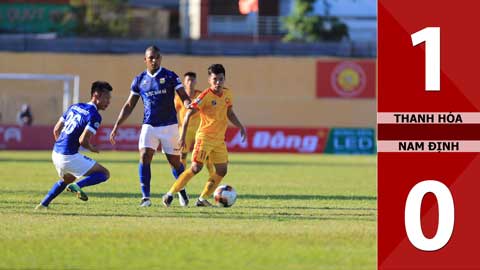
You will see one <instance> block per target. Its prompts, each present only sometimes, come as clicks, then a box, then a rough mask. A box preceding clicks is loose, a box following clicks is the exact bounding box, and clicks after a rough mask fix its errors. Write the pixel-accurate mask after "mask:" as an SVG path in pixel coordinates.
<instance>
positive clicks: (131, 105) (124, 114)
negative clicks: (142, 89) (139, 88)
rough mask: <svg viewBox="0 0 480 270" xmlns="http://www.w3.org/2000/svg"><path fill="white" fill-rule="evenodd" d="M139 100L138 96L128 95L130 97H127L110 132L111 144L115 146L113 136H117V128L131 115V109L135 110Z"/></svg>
mask: <svg viewBox="0 0 480 270" xmlns="http://www.w3.org/2000/svg"><path fill="white" fill-rule="evenodd" d="M139 98H140V96H139V95H134V94H132V93H130V96H129V97H128V99H127V101H126V102H125V104H124V105H123V107H122V110H121V111H120V114H119V115H118V118H117V121H116V122H115V125H114V126H113V129H112V132H110V143H111V144H115V136H117V129H118V126H120V125H121V124H122V123H123V122H125V120H127V118H128V117H129V116H130V114H131V113H132V111H133V109H135V106H136V105H137V102H138V99H139Z"/></svg>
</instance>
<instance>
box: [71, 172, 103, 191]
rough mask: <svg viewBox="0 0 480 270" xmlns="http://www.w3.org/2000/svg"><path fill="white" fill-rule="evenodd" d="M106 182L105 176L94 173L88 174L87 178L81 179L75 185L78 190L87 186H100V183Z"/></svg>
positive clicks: (100, 173)
mask: <svg viewBox="0 0 480 270" xmlns="http://www.w3.org/2000/svg"><path fill="white" fill-rule="evenodd" d="M105 181H107V176H106V175H105V174H104V173H102V172H94V173H92V174H90V175H89V176H87V177H85V178H83V179H82V180H80V181H78V182H77V185H78V186H79V187H80V188H84V187H88V186H93V185H96V184H100V183H102V182H105Z"/></svg>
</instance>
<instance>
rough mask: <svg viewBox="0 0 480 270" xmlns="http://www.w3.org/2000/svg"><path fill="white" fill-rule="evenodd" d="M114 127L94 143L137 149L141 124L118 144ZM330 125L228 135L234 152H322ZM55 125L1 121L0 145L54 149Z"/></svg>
mask: <svg viewBox="0 0 480 270" xmlns="http://www.w3.org/2000/svg"><path fill="white" fill-rule="evenodd" d="M111 130H112V127H110V126H106V127H100V128H99V130H98V131H97V134H96V135H95V137H94V138H93V141H92V143H93V144H96V145H97V146H98V147H99V149H101V150H131V151H136V150H137V149H138V137H139V135H140V127H138V126H136V127H134V126H125V127H120V128H119V129H118V133H117V138H116V141H117V143H116V145H114V146H112V145H111V144H110V140H109V135H110V131H111ZM328 131H329V129H328V128H323V127H322V128H282V127H279V128H273V127H268V128H261V127H248V128H247V133H248V138H247V140H246V141H245V142H242V140H241V135H240V131H239V130H238V129H237V128H232V127H229V128H228V129H227V133H226V136H225V141H226V142H227V147H228V149H229V151H231V152H265V153H323V152H324V149H325V145H326V142H327V139H328ZM53 143H54V140H53V127H49V126H34V127H19V126H13V125H12V126H8V125H7V126H2V125H0V149H8V150H50V149H52V146H53Z"/></svg>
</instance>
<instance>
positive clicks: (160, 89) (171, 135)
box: [110, 46, 190, 207]
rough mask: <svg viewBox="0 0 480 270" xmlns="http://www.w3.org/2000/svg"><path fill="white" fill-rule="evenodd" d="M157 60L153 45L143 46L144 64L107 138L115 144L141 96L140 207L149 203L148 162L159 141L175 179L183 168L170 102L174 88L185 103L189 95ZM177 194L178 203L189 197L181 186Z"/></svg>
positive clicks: (175, 122)
mask: <svg viewBox="0 0 480 270" xmlns="http://www.w3.org/2000/svg"><path fill="white" fill-rule="evenodd" d="M161 61H162V56H161V55H160V50H159V49H158V48H157V47H156V46H150V47H148V48H147V49H146V50H145V58H144V62H145V65H146V67H147V68H146V70H145V71H143V72H142V73H140V74H139V75H138V76H136V77H135V78H134V79H133V82H132V85H131V87H130V95H129V97H128V99H127V101H126V102H125V104H124V105H123V108H122V110H121V111H120V114H119V116H118V119H117V121H116V123H115V125H114V127H113V129H112V132H111V133H110V142H111V143H112V144H115V136H116V135H117V129H118V126H119V125H120V124H122V123H123V122H124V121H125V120H126V119H127V118H128V117H129V116H130V114H131V113H132V111H133V109H134V108H135V106H136V105H137V102H138V100H139V99H140V98H142V101H143V105H144V106H143V107H144V111H143V124H142V130H141V132H140V138H139V142H138V149H139V152H140V162H139V165H138V174H139V177H140V188H141V191H142V200H141V202H140V206H141V207H148V206H151V205H152V203H151V201H150V179H151V171H150V164H151V162H152V158H153V155H154V153H155V151H156V150H157V148H158V146H159V144H161V145H162V151H163V152H164V153H165V156H166V158H167V160H168V162H169V163H170V165H171V167H172V174H173V176H174V177H175V179H176V178H178V176H179V175H180V174H182V172H183V171H184V169H185V168H184V166H183V164H182V162H181V161H180V147H179V145H178V138H179V134H178V122H177V111H176V110H175V103H174V98H175V92H176V93H177V94H178V95H179V97H180V98H181V100H182V101H183V102H184V105H185V106H187V105H188V104H189V103H190V98H189V97H188V95H187V94H186V93H185V89H184V87H183V84H182V81H181V80H180V78H178V76H177V74H175V72H173V71H170V70H168V69H166V68H164V67H162V66H161V65H160V64H161ZM178 197H179V201H180V205H181V206H187V205H188V201H189V198H188V195H187V193H186V191H185V189H182V190H180V191H179V193H178Z"/></svg>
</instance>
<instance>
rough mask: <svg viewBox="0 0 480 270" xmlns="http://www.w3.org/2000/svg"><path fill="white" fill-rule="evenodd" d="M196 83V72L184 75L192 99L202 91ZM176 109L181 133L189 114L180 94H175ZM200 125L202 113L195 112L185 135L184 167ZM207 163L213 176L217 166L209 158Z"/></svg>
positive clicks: (187, 90)
mask: <svg viewBox="0 0 480 270" xmlns="http://www.w3.org/2000/svg"><path fill="white" fill-rule="evenodd" d="M196 84H197V74H196V73H195V72H192V71H189V72H187V73H185V74H184V75H183V85H184V86H185V92H186V93H187V95H188V96H189V97H190V100H195V99H196V98H197V97H198V96H199V95H200V94H201V93H202V91H200V90H197V89H195V85H196ZM175 109H176V110H177V117H178V126H179V134H181V133H182V125H183V119H185V115H186V114H187V111H188V109H187V108H186V107H185V106H184V103H183V101H182V99H181V98H180V96H178V95H175ZM199 126H200V114H198V113H197V114H193V115H192V116H191V117H190V121H189V122H188V127H187V131H186V135H185V146H184V147H182V155H181V161H182V163H183V166H184V168H187V155H188V152H190V151H192V147H193V144H194V143H195V135H196V134H197V130H198V127H199ZM206 165H207V169H208V173H209V174H210V176H213V175H214V174H215V168H214V167H213V164H212V163H211V162H210V161H209V160H208V158H207V160H206Z"/></svg>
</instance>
